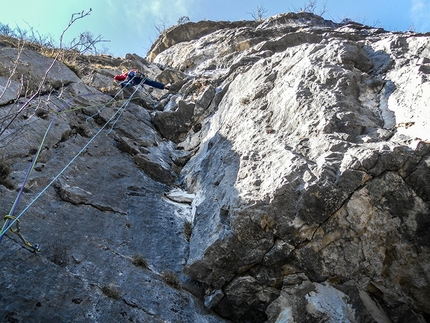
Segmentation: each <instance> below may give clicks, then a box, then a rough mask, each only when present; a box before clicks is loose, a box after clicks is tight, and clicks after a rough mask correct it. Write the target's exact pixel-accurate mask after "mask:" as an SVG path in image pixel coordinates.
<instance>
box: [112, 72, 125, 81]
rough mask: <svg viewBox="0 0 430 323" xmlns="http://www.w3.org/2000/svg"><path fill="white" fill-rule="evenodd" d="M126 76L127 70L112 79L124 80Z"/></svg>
mask: <svg viewBox="0 0 430 323" xmlns="http://www.w3.org/2000/svg"><path fill="white" fill-rule="evenodd" d="M127 76H128V72H125V73H122V74H120V75H116V76H114V78H113V79H114V80H116V81H124V80H125V79H126V78H127Z"/></svg>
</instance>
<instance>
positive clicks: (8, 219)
mask: <svg viewBox="0 0 430 323" xmlns="http://www.w3.org/2000/svg"><path fill="white" fill-rule="evenodd" d="M142 83H143V82H142ZM142 83H140V84H138V85H137V86H136V89H135V90H134V92H133V93H132V94H131V95H130V97H129V98H128V99H127V100H126V101H125V102H124V103H123V104H122V105H121V107H120V108H119V109H118V110H117V111H116V112H115V113H114V114H113V115H112V117H111V118H110V119H109V120H108V121H107V122H106V123H105V124H104V125H103V126H102V127H101V128H100V129H99V131H98V132H97V133H96V134H95V135H94V136H93V137H92V138H91V139H90V140H89V141H88V142H87V144H85V146H84V147H83V148H82V149H81V150H80V151H79V152H78V153H77V154H76V155H75V156H74V157H73V158H72V159H71V160H70V161H69V163H68V164H67V165H66V166H65V167H64V168H63V169H62V170H61V171H60V172H59V173H58V174H57V175H56V176H55V177H54V178H53V179H52V180H51V182H49V183H48V185H47V186H46V187H45V188H44V189H43V190H42V191H41V192H40V193H39V194H38V195H37V196H36V197H35V198H34V199H33V200H32V201H31V202H30V203H29V204H28V205H27V206H26V207H25V208H24V210H22V211H21V213H20V214H19V215H18V216H14V213H15V211H16V207H17V205H18V202H19V200H20V198H21V196H22V193H23V191H24V187H25V184H26V182H27V180H28V178H29V176H30V174H31V171H32V170H33V169H34V166H35V164H36V161H37V158H38V156H39V154H40V151H41V150H42V148H43V143H44V142H45V140H46V137H47V135H48V133H49V131H50V129H51V127H52V124H53V123H54V119H55V115H54V116H53V118H52V120H51V122H50V124H49V126H48V128H47V130H46V131H45V134H44V137H43V139H42V142H41V144H40V145H39V149H38V150H37V152H36V154H35V157H34V158H33V161H32V163H31V164H30V167H29V168H28V170H27V173H26V176H25V178H24V181H23V184H22V186H21V188H20V191H19V193H18V195H17V198H16V199H15V202H14V204H13V206H12V208H11V211H10V212H9V214H8V215H6V216H5V222H4V224H3V227H2V229H1V230H0V243H1V241H2V239H3V236H4V234H5V233H6V232H7V231H8V230H11V231H12V232H14V233H18V235H19V236H20V238H21V239H22V240H23V241H24V243H25V244H26V245H27V246H29V247H31V248H32V249H33V250H35V251H40V248H39V246H38V245H36V244H35V245H34V246H33V245H32V244H30V243H29V242H28V241H26V240H25V238H23V236H22V234H19V232H20V230H19V226H18V222H19V219H20V218H21V216H22V215H23V214H24V213H25V212H26V211H27V210H28V209H29V208H30V207H31V206H32V205H33V204H34V203H35V202H36V201H37V200H38V199H39V198H40V197H41V196H42V195H43V194H44V193H45V192H46V190H47V189H48V188H49V187H50V186H51V185H52V184H53V183H54V182H55V181H56V180H57V179H58V178H59V177H60V176H61V175H62V174H63V173H64V172H65V171H66V170H67V168H68V167H69V166H70V165H71V164H72V163H73V162H74V161H75V160H76V159H77V158H78V157H79V155H81V154H82V153H83V152H84V151H85V149H87V147H88V146H89V145H90V144H91V143H92V142H93V141H94V140H95V139H96V137H97V136H98V135H99V134H100V133H101V132H102V131H103V130H104V129H105V128H106V126H107V125H108V124H109V123H110V122H111V121H112V120H114V119H115V118H116V120H115V123H116V122H117V121H118V119H119V117H121V115H122V113H123V112H124V110H125V108H126V107H127V106H128V104H129V103H130V101H131V99H132V98H133V96H134V95H135V93H136V92H137V91H138V90H139V89H140V87H141V84H142ZM123 90H124V89H123V88H122V89H121V90H120V91H118V93H117V94H116V95H115V96H114V97H113V98H112V99H111V100H109V101H108V102H107V103H106V104H104V106H107V105H108V104H110V103H111V102H112V101H113V100H115V98H116V97H117V96H118V95H119V94H120V93H121V92H122V91H123ZM88 95H95V94H88ZM73 99H74V98H72V99H70V100H68V101H67V102H66V104H65V106H63V107H62V108H61V109H60V110H59V111H57V113H56V114H58V113H59V112H60V111H61V110H63V109H64V108H65V107H66V106H68V104H69V103H70V102H71V101H72V100H73ZM112 127H113V126H112ZM15 223H16V224H17V226H18V229H17V230H15V231H14V230H13V229H12V226H13V225H14V224H15Z"/></svg>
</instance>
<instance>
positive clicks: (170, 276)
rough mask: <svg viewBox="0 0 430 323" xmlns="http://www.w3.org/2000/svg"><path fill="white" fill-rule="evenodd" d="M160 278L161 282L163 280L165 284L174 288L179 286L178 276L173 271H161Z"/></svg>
mask: <svg viewBox="0 0 430 323" xmlns="http://www.w3.org/2000/svg"><path fill="white" fill-rule="evenodd" d="M161 279H162V280H163V282H165V283H166V284H167V285H169V286H171V287H173V288H176V289H180V288H181V284H180V283H179V278H178V275H176V274H175V273H174V272H172V271H169V270H167V271H163V272H162V273H161Z"/></svg>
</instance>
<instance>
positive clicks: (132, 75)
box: [113, 69, 170, 90]
mask: <svg viewBox="0 0 430 323" xmlns="http://www.w3.org/2000/svg"><path fill="white" fill-rule="evenodd" d="M113 79H114V80H115V81H122V82H121V83H120V84H119V85H120V86H121V87H122V88H124V87H125V88H128V87H132V86H134V85H138V84H140V83H141V82H142V81H143V84H146V85H149V86H152V87H155V88H156V89H160V90H169V89H170V84H167V85H165V84H163V83H160V82H157V81H153V80H151V79H149V78H147V77H145V75H143V74H142V73H140V72H139V71H137V70H135V69H133V70H131V71H128V72H127V71H126V72H124V73H122V74H120V75H116V76H115V77H114V78H113Z"/></svg>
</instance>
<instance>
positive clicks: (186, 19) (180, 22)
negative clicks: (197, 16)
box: [178, 16, 190, 25]
mask: <svg viewBox="0 0 430 323" xmlns="http://www.w3.org/2000/svg"><path fill="white" fill-rule="evenodd" d="M187 22H190V17H187V16H182V17H180V18H179V19H178V25H183V24H186V23H187Z"/></svg>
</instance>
